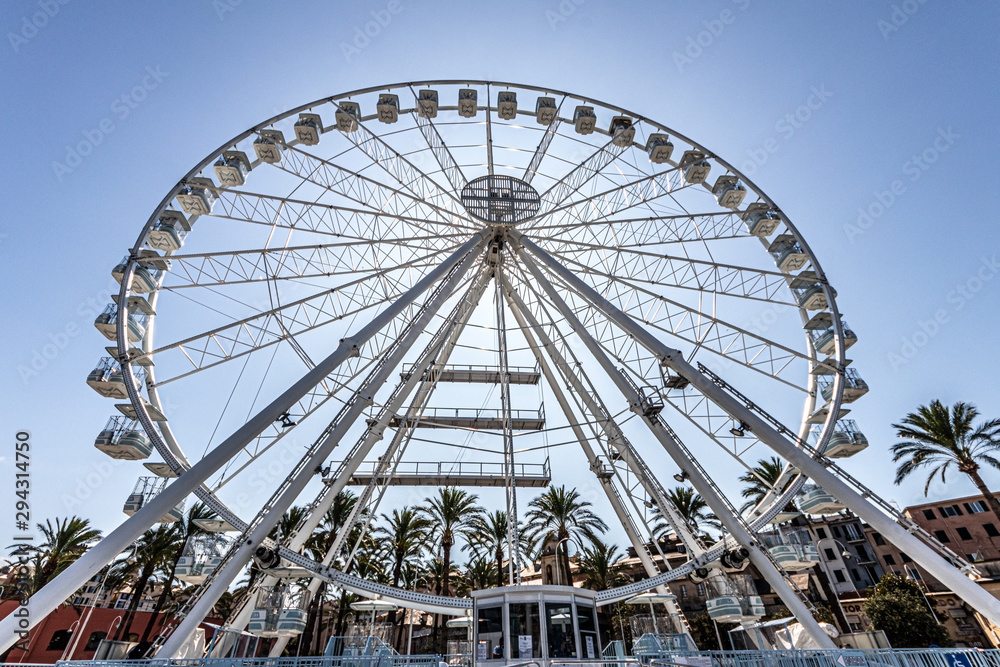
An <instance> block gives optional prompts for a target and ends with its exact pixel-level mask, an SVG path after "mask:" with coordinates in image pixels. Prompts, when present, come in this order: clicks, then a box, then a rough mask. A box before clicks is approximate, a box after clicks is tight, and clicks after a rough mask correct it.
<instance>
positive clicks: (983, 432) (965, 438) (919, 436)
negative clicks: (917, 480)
mask: <svg viewBox="0 0 1000 667" xmlns="http://www.w3.org/2000/svg"><path fill="white" fill-rule="evenodd" d="M977 417H979V410H977V409H976V406H975V405H973V404H971V403H964V402H962V401H958V402H957V403H955V405H953V406H952V407H951V409H950V410H949V409H948V406H946V405H944V404H942V403H941V401H938V400H935V401H931V404H930V405H921V406H920V407H918V408H917V411H916V412H911V413H909V414H908V415H906V417H904V418H903V421H902V423H901V424H893V425H892V427H893V428H894V429H896V435H897V436H898V437H900V438H904V439H905V441H904V442H899V443H896V444H895V445H893V446H892V454H893V456H892V460H893V461H894V462H896V461H902V462H903V463H901V464H900V466H899V467H898V468H897V469H896V479H895V483H896V484H899V483H901V482H902V481H903V480H904V479H906V477H908V476H909V475H910V474H911V473H914V472H916V471H917V470H918V469H920V468H925V467H926V468H930V469H931V472H930V474H929V475H928V476H927V483H926V484H924V495H925V496H926V495H927V490H928V488H929V487H930V485H931V480H932V479H934V476H935V475H938V474H940V475H941V482H942V483H944V482H945V473H947V472H948V468H949V467H951V466H952V465H954V466H955V467H956V468H958V471H959V472H960V473H963V474H965V475H968V477H969V479H971V480H972V483H973V484H975V485H976V488H977V489H979V493H981V494H983V497H984V498H986V502H987V504H988V505H989V506H990V509H991V510H993V513H994V514H995V515H996V517H997V519H1000V503H998V502H997V499H996V497H995V496H994V495H993V494H992V493H990V490H989V488H988V487H987V486H986V482H984V481H983V478H982V477H980V476H979V468H980V467H981V466H982V465H983V464H985V465H988V466H991V467H993V468H997V469H1000V460H997V458H996V453H997V452H998V451H1000V419H991V420H990V421H986V422H981V423H979V424H977V425H975V426H974V425H973V422H974V421H975V420H976V418H977Z"/></svg>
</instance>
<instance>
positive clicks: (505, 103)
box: [497, 90, 517, 120]
mask: <svg viewBox="0 0 1000 667" xmlns="http://www.w3.org/2000/svg"><path fill="white" fill-rule="evenodd" d="M497 116H498V117H499V118H503V119H504V120H514V118H515V117H516V116H517V93H515V92H514V91H512V90H503V91H500V92H499V93H497Z"/></svg>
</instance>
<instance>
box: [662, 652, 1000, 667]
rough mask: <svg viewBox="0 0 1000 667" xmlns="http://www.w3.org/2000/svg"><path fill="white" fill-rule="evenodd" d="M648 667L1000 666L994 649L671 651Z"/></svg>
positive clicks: (998, 653)
mask: <svg viewBox="0 0 1000 667" xmlns="http://www.w3.org/2000/svg"><path fill="white" fill-rule="evenodd" d="M648 664H649V665H650V667H1000V650H998V649H987V650H982V649H961V648H927V649H849V648H845V649H830V650H825V649H815V650H813V649H800V650H790V651H671V652H668V653H662V654H660V655H659V656H656V657H652V658H651V659H650V661H649V663H648Z"/></svg>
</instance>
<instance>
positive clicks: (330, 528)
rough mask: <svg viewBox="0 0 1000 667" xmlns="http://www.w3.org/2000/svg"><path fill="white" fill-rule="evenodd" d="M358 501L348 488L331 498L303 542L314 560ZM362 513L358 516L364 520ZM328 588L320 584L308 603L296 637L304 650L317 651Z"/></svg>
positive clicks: (329, 545)
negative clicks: (302, 629)
mask: <svg viewBox="0 0 1000 667" xmlns="http://www.w3.org/2000/svg"><path fill="white" fill-rule="evenodd" d="M357 504H358V497H357V496H356V495H354V493H352V492H351V491H346V490H344V491H341V492H340V493H338V494H337V497H336V498H334V499H333V504H332V505H330V508H329V509H328V510H327V511H326V513H325V514H324V515H323V518H322V519H321V520H320V522H319V525H318V526H317V527H316V530H315V531H314V532H313V534H312V535H311V536H310V537H309V539H308V540H307V541H306V545H305V546H306V549H308V550H309V551H310V553H311V554H312V556H313V558H314V559H315V560H318V561H322V560H323V559H324V558H326V553H327V552H328V551H329V550H330V549H331V548H332V547H333V543H334V542H335V541H336V539H337V535H339V534H340V531H341V529H342V528H343V527H344V526H345V525H346V524H347V520H348V518H350V516H351V512H353V511H354V508H355V506H356V505H357ZM364 516H367V515H364ZM364 516H362V517H361V518H362V519H363V518H364ZM357 535H360V532H359V531H358V530H357V525H355V528H354V530H352V532H351V536H354V537H355V539H356V536H357ZM347 542H348V543H349V544H353V543H354V541H353V540H348V541H347ZM328 590H329V587H328V585H327V583H326V582H325V581H324V582H323V583H321V584H320V585H319V588H318V589H317V590H316V595H314V596H313V599H312V600H311V601H310V602H309V613H308V615H307V617H306V629H305V630H304V631H303V633H302V636H301V637H300V638H299V641H300V642H301V645H302V646H304V647H306V649H307V650H308V649H309V648H310V647H312V653H313V654H316V653H317V652H318V651H319V642H320V640H321V635H322V633H321V630H322V628H321V625H322V621H323V605H324V603H325V601H326V595H327V591H328Z"/></svg>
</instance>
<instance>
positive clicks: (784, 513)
mask: <svg viewBox="0 0 1000 667" xmlns="http://www.w3.org/2000/svg"><path fill="white" fill-rule="evenodd" d="M799 516H802V513H801V512H794V511H791V510H788V509H784V510H781V511H780V512H778V513H777V514H775V515H774V516H773V517H772V518H771V520H770V521H768V523H769V524H771V525H774V526H776V525H778V524H780V523H787V522H789V521H791V520H792V519H794V518H795V517H799Z"/></svg>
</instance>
